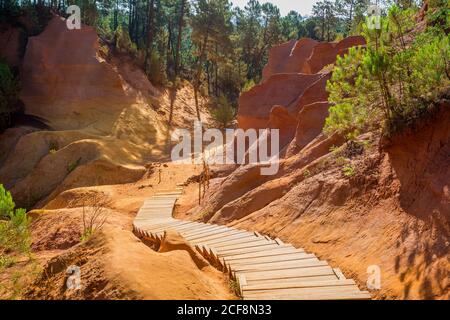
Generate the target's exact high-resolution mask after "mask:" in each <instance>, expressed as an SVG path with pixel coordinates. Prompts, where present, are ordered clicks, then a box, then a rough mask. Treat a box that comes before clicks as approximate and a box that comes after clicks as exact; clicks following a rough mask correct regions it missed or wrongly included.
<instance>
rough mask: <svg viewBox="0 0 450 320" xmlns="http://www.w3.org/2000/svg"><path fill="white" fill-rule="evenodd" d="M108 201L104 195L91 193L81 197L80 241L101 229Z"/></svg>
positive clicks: (104, 221)
mask: <svg viewBox="0 0 450 320" xmlns="http://www.w3.org/2000/svg"><path fill="white" fill-rule="evenodd" d="M108 204H109V201H108V199H107V198H106V196H104V195H99V194H97V193H92V194H89V195H87V196H85V197H84V199H83V215H82V218H83V231H82V233H81V241H87V240H89V239H90V238H91V237H92V236H93V235H94V233H95V232H97V231H99V230H101V229H102V228H103V225H104V224H105V223H106V220H107V218H108V216H107V215H106V211H105V209H106V207H107V206H108Z"/></svg>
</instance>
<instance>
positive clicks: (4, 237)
mask: <svg viewBox="0 0 450 320" xmlns="http://www.w3.org/2000/svg"><path fill="white" fill-rule="evenodd" d="M14 207H15V205H14V202H13V200H12V197H11V194H10V193H9V192H8V191H6V190H5V189H4V188H3V186H2V185H0V208H1V209H0V210H1V211H2V216H1V218H2V219H4V220H0V268H1V267H8V266H10V265H11V264H13V263H14V258H13V256H12V255H14V254H28V253H29V252H30V245H31V236H30V231H29V226H30V222H31V219H30V218H29V217H28V215H27V213H26V211H25V209H14Z"/></svg>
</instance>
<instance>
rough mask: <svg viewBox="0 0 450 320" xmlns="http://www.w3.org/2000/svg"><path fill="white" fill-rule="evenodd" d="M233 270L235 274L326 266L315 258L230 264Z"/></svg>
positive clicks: (324, 262)
mask: <svg viewBox="0 0 450 320" xmlns="http://www.w3.org/2000/svg"><path fill="white" fill-rule="evenodd" d="M230 265H231V266H232V268H233V270H234V271H236V272H240V271H243V272H244V271H272V270H290V269H298V268H310V267H321V266H327V265H328V264H327V262H326V261H320V260H318V259H317V258H313V259H302V260H293V261H280V262H273V263H261V264H244V265H234V264H232V263H230Z"/></svg>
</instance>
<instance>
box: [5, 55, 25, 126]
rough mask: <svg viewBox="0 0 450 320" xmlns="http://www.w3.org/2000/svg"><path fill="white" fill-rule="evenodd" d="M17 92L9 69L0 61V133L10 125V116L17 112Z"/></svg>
mask: <svg viewBox="0 0 450 320" xmlns="http://www.w3.org/2000/svg"><path fill="white" fill-rule="evenodd" d="M19 90H20V87H19V82H18V80H17V79H16V77H15V76H14V75H13V73H12V72H11V69H10V68H9V67H8V65H7V64H6V63H3V62H1V61H0V131H2V130H4V129H6V128H7V127H9V126H10V125H11V116H12V114H13V113H15V112H17V111H18V102H19Z"/></svg>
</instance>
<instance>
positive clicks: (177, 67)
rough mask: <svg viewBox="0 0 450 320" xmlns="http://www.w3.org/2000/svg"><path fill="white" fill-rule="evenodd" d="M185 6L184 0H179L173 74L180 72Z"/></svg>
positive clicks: (176, 74)
mask: <svg viewBox="0 0 450 320" xmlns="http://www.w3.org/2000/svg"><path fill="white" fill-rule="evenodd" d="M185 6H186V0H181V8H180V19H179V20H178V38H177V49H176V53H175V76H178V75H179V73H180V53H181V40H182V39H183V24H184V10H185Z"/></svg>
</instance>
